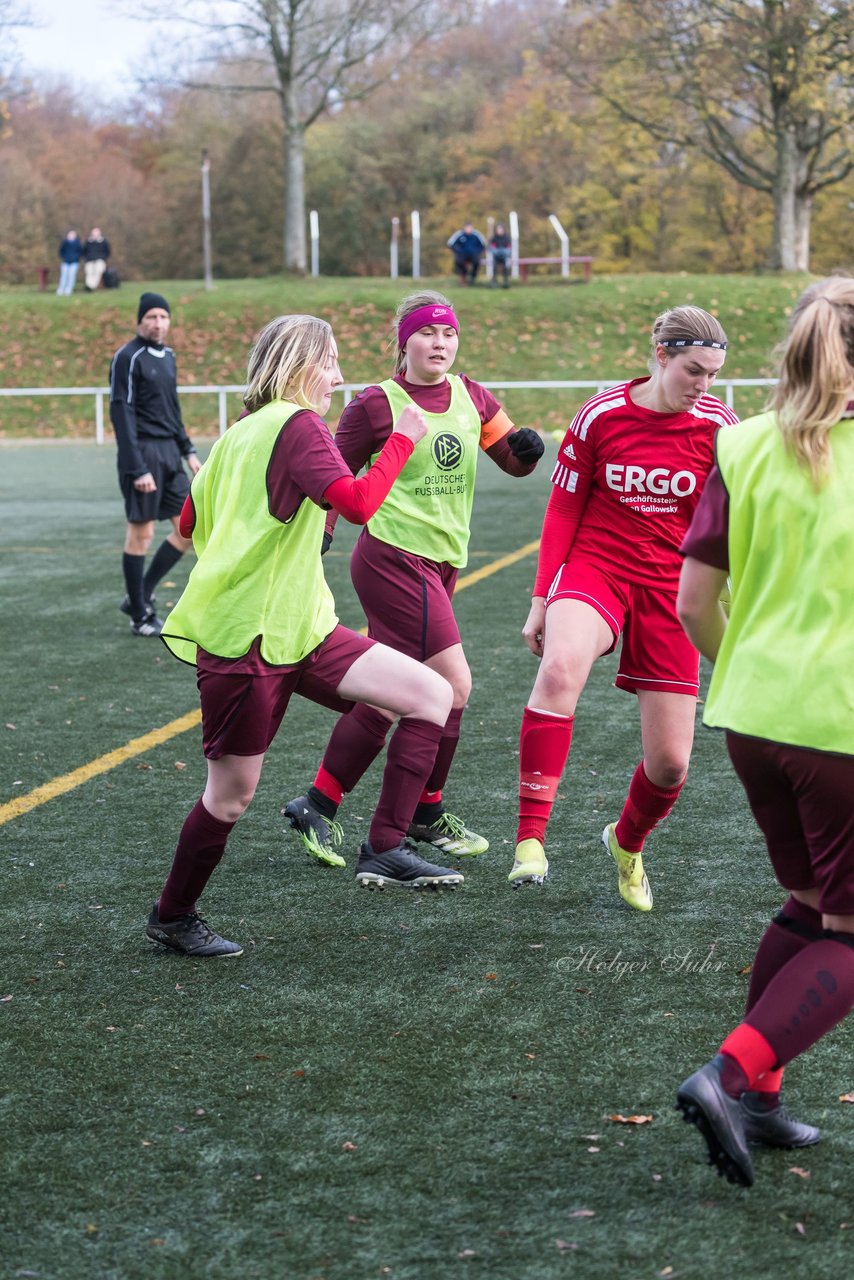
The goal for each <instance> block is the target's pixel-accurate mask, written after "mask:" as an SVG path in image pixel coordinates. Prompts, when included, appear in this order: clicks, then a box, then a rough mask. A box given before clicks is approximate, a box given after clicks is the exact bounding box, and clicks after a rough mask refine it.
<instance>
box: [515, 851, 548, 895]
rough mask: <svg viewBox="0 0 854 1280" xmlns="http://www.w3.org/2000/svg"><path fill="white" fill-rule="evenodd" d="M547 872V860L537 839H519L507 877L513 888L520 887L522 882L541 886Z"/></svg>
mask: <svg viewBox="0 0 854 1280" xmlns="http://www.w3.org/2000/svg"><path fill="white" fill-rule="evenodd" d="M548 874H549V860H548V858H547V857H546V851H545V849H544V848H543V846H542V845H541V844H540V842H539V840H533V839H531V840H520V841H519V843H518V844H517V845H516V856H515V859H514V862H513V867H512V870H511V871H510V874H509V875H508V877H507V879H508V880H509V882H510V884H512V886H513V888H514V889H521V887H522V885H523V884H537V885H540V886H542V884H543V881H544V880H545V878H546V876H547V875H548Z"/></svg>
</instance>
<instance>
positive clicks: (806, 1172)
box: [789, 1164, 810, 1178]
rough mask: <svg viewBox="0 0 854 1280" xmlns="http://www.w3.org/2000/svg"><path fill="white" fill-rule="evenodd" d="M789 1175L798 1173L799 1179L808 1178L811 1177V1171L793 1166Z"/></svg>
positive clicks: (797, 1165)
mask: <svg viewBox="0 0 854 1280" xmlns="http://www.w3.org/2000/svg"><path fill="white" fill-rule="evenodd" d="M789 1173H796V1174H797V1175H798V1177H799V1178H808V1177H809V1176H810V1173H809V1169H802V1168H801V1166H800V1165H799V1164H796V1165H793V1166H792V1168H791V1169H789Z"/></svg>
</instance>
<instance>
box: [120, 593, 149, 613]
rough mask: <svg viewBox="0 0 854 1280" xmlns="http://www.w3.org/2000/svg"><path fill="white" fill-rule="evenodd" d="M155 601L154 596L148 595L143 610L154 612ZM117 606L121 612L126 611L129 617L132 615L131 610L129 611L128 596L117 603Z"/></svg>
mask: <svg viewBox="0 0 854 1280" xmlns="http://www.w3.org/2000/svg"><path fill="white" fill-rule="evenodd" d="M155 603H156V597H155V596H149V598H148V599H147V600H146V602H145V612H146V613H154V605H155ZM119 608H120V609H121V611H122V613H126V614H127V616H128V617H129V618H132V617H133V612H132V611H131V607H130V596H125V598H124V599H123V600H122V602H121V604H120V605H119Z"/></svg>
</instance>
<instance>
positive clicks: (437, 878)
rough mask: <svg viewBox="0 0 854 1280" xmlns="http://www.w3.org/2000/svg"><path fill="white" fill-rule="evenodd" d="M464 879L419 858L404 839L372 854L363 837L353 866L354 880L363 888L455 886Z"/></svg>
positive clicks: (435, 887) (445, 868) (438, 887)
mask: <svg viewBox="0 0 854 1280" xmlns="http://www.w3.org/2000/svg"><path fill="white" fill-rule="evenodd" d="M464 880H465V877H464V876H462V875H461V874H460V872H459V871H451V870H449V868H448V867H437V866H434V865H433V863H432V862H425V861H424V859H423V858H419V857H418V854H417V853H415V852H414V850H413V846H412V845H411V844H410V842H409V841H408V840H406V839H404V840H402V841H401V843H400V844H399V845H397V846H396V847H395V848H394V849H386V850H385V851H384V852H383V853H374V851H373V849H372V848H371V845H370V841H367V840H366V841H365V843H364V844H363V845H362V848H361V852H360V853H359V861H358V864H357V866H356V883H357V884H361V885H364V886H365V888H366V889H385V888H386V887H388V888H400V889H456V888H457V886H458V885H461V884H463V883H464Z"/></svg>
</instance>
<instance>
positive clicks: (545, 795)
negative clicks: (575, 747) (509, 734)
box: [516, 707, 573, 844]
mask: <svg viewBox="0 0 854 1280" xmlns="http://www.w3.org/2000/svg"><path fill="white" fill-rule="evenodd" d="M572 725H573V717H572V716H558V715H549V714H548V712H546V711H535V710H533V709H532V708H531V707H526V708H525V710H524V711H523V712H522V728H521V730H520V731H519V826H518V828H517V831H516V843H517V844H518V843H519V842H520V841H521V840H532V839H533V840H539V841H540V843H541V844H542V843H544V842H545V838H546V827H547V825H548V821H549V818H550V817H551V814H552V806H553V805H554V802H555V796H556V795H557V789H558V784H559V783H560V779H561V774H562V773H563V771H564V767H565V765H566V761H567V757H568V755H569V748H570V745H571V743H572Z"/></svg>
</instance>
